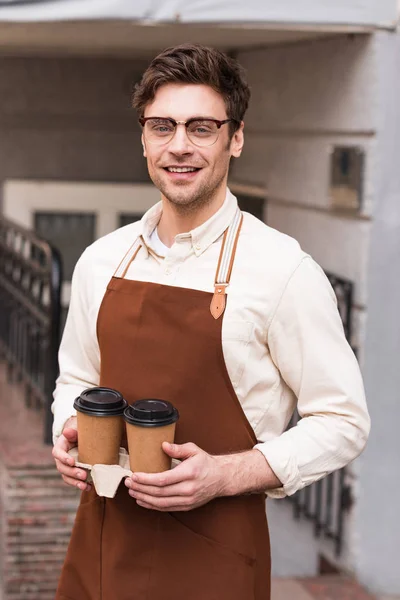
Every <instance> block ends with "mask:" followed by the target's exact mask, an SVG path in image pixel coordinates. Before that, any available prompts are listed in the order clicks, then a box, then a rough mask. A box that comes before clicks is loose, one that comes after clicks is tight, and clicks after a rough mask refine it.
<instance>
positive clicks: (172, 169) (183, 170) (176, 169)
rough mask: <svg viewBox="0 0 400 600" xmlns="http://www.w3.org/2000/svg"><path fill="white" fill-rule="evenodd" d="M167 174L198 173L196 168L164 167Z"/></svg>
mask: <svg viewBox="0 0 400 600" xmlns="http://www.w3.org/2000/svg"><path fill="white" fill-rule="evenodd" d="M165 170H166V171H168V172H169V173H194V172H196V171H200V169H199V168H198V167H165Z"/></svg>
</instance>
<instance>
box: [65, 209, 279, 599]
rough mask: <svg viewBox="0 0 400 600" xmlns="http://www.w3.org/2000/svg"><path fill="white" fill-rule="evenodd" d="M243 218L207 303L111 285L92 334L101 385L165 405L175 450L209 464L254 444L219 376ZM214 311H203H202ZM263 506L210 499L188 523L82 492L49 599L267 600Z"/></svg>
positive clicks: (191, 295) (174, 290)
mask: <svg viewBox="0 0 400 600" xmlns="http://www.w3.org/2000/svg"><path fill="white" fill-rule="evenodd" d="M241 220H242V216H241V214H240V211H238V212H237V213H236V216H235V219H234V220H233V222H232V224H231V226H230V227H229V228H228V229H227V231H226V232H225V235H224V241H223V245H222V249H221V255H220V260H219V264H218V268H217V276H216V281H215V292H214V294H212V293H208V292H203V291H198V290H193V289H186V288H179V287H173V286H168V285H160V284H156V283H148V282H141V281H133V280H127V279H125V274H126V272H127V270H128V268H129V266H130V264H131V262H132V260H134V258H135V256H136V255H137V253H138V251H139V250H140V247H141V243H142V242H141V240H140V239H139V240H137V241H136V242H135V244H134V245H133V246H132V248H131V249H130V251H129V252H128V254H127V256H126V257H125V258H124V260H123V261H122V263H121V265H120V267H119V268H118V269H117V272H116V274H115V275H114V276H113V278H112V279H111V281H110V283H109V285H108V288H107V291H106V293H105V296H104V299H103V302H102V305H101V308H100V312H99V317H98V324H97V335H98V341H99V345H100V352H101V376H100V384H101V385H103V386H107V387H112V388H115V389H118V390H119V391H120V392H121V393H122V394H123V395H124V397H125V398H126V399H127V401H128V402H129V403H132V402H134V401H136V400H138V399H140V398H163V399H166V400H169V401H170V402H172V403H173V404H174V405H175V406H176V407H177V409H178V410H179V413H180V420H179V422H178V427H177V431H176V442H177V443H179V444H182V443H185V442H194V443H195V444H197V445H198V446H199V447H200V448H202V449H203V450H205V451H207V452H209V453H210V454H229V453H232V452H242V451H244V450H250V449H251V448H252V447H253V446H254V444H255V443H256V438H255V435H254V431H253V429H252V427H251V426H250V424H249V422H248V421H247V419H246V416H245V414H244V412H243V409H242V407H241V405H240V403H239V400H238V398H237V396H236V393H235V391H234V388H233V386H232V384H231V381H230V379H229V375H228V372H227V369H226V366H225V361H224V356H223V350H222V338H221V333H222V332H221V330H222V318H219V317H220V316H221V315H222V313H223V312H224V308H225V302H226V297H227V296H226V294H225V290H226V286H227V285H228V284H229V280H230V274H231V271H232V266H233V261H234V256H235V252H236V245H237V241H238V238H239V232H240V226H241ZM210 309H211V310H210ZM269 599H270V548H269V534H268V526H267V519H266V514H265V495H264V494H249V495H242V496H235V497H224V498H217V499H214V500H212V501H211V502H209V503H208V504H206V505H204V506H202V507H200V508H196V509H194V510H191V511H187V512H183V511H182V512H181V511H179V512H159V511H155V510H154V511H153V510H148V509H145V508H142V507H140V506H138V505H137V504H136V501H135V500H134V499H133V498H131V496H129V494H128V490H127V488H126V487H125V486H124V484H121V485H120V487H119V489H118V492H117V495H116V497H115V498H113V499H105V498H100V497H99V496H97V495H96V493H95V491H94V490H92V491H91V492H89V493H87V492H86V493H83V494H82V498H81V504H80V506H79V509H78V513H77V516H76V522H75V526H74V529H73V532H72V536H71V541H70V544H69V548H68V552H67V557H66V560H65V563H64V567H63V571H62V574H61V579H60V583H59V587H58V591H57V595H56V600H269Z"/></svg>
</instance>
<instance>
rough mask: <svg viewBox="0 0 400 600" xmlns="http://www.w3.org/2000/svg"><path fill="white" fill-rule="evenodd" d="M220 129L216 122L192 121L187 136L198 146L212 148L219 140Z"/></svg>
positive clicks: (205, 120)
mask: <svg viewBox="0 0 400 600" xmlns="http://www.w3.org/2000/svg"><path fill="white" fill-rule="evenodd" d="M218 132H219V130H218V127H217V124H216V123H215V122H214V121H209V120H207V119H202V120H199V121H191V122H190V123H189V125H188V127H187V134H188V137H189V139H190V141H191V142H193V144H196V146H211V145H212V144H214V142H216V140H217V138H218Z"/></svg>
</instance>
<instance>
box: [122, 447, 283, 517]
mask: <svg viewBox="0 0 400 600" xmlns="http://www.w3.org/2000/svg"><path fill="white" fill-rule="evenodd" d="M163 450H164V452H165V453H166V454H168V456H171V457H172V458H177V459H180V460H181V461H182V463H181V464H180V465H178V466H177V467H175V468H174V469H171V470H170V471H166V472H165V473H155V474H153V473H134V474H133V475H132V476H131V477H128V478H127V479H126V480H125V485H126V486H127V487H128V488H129V494H130V495H131V496H132V497H133V498H135V499H136V501H137V503H138V504H139V505H140V506H143V507H144V508H149V509H153V510H160V511H188V510H192V509H193V508H197V507H199V506H202V505H203V504H206V503H207V502H209V501H210V500H212V499H213V498H216V497H218V496H233V495H238V494H243V493H248V492H255V491H264V490H265V489H267V488H273V487H279V486H280V485H281V483H280V481H279V479H278V478H277V477H276V476H275V474H274V473H273V471H272V469H271V467H270V466H269V465H268V463H267V461H266V460H265V458H264V456H263V455H262V454H261V452H259V451H258V450H250V451H249V452H243V453H242V454H231V455H226V456H212V455H210V454H207V452H204V450H201V449H200V448H199V447H198V446H196V445H195V444H192V443H189V444H181V445H178V444H168V443H167V442H164V443H163Z"/></svg>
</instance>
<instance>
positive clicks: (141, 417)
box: [69, 387, 179, 498]
mask: <svg viewBox="0 0 400 600" xmlns="http://www.w3.org/2000/svg"><path fill="white" fill-rule="evenodd" d="M74 408H75V409H76V411H77V420H78V422H77V427H78V447H77V448H76V447H75V448H72V449H71V450H70V451H69V454H70V455H71V456H72V457H73V458H74V459H75V461H76V466H78V467H81V468H83V469H86V470H87V471H88V479H87V481H88V482H89V483H93V484H94V487H95V489H96V493H97V494H98V495H99V496H105V497H107V498H114V496H115V494H116V492H117V489H118V487H119V485H120V483H121V480H122V479H123V478H125V477H128V476H129V475H132V472H133V471H137V472H139V471H140V472H144V473H160V472H162V471H167V470H168V469H170V468H171V466H174V463H175V464H177V463H178V462H179V461H174V460H172V461H171V458H170V457H169V456H167V455H166V454H165V452H164V451H163V449H162V443H163V442H173V441H174V437H175V426H176V422H177V421H178V419H179V414H178V411H177V410H176V408H174V407H173V406H172V404H170V403H169V402H167V401H165V400H155V399H149V400H138V401H137V402H135V403H134V404H132V405H131V406H128V403H127V402H126V400H124V398H123V397H122V395H121V394H120V393H119V392H118V391H117V390H113V389H111V388H106V387H95V388H90V389H87V390H85V391H83V392H82V393H81V395H80V396H78V398H77V399H76V400H75V402H74ZM124 421H125V422H124ZM125 428H126V434H127V440H128V449H129V455H128V453H127V451H126V450H125V449H124V448H121V447H120V446H121V441H122V439H123V438H124V435H123V434H124V430H125ZM171 463H172V465H171Z"/></svg>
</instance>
